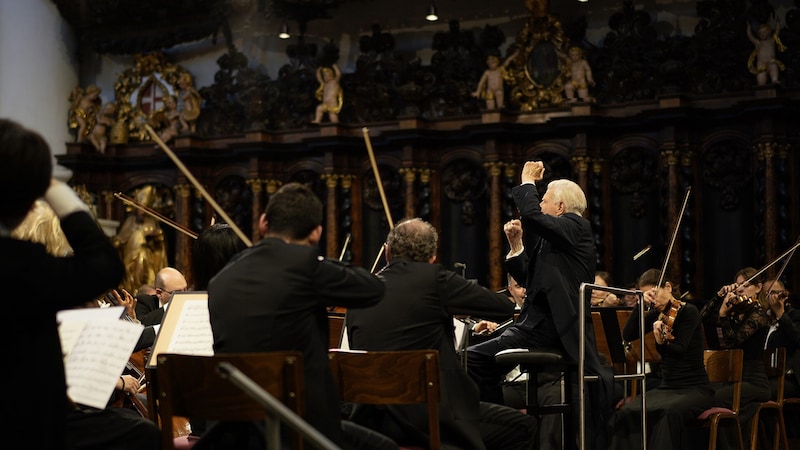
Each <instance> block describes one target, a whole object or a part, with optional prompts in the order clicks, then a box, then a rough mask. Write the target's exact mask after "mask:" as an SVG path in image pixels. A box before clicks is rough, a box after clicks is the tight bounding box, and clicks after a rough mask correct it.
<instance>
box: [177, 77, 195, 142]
mask: <svg viewBox="0 0 800 450" xmlns="http://www.w3.org/2000/svg"><path fill="white" fill-rule="evenodd" d="M178 87H179V88H180V100H181V103H182V104H183V106H182V107H181V108H180V115H179V119H180V123H181V127H182V128H183V130H185V131H186V132H188V133H194V132H196V131H197V118H198V117H200V102H201V97H200V93H199V92H197V90H196V89H195V88H194V82H193V81H192V75H191V74H189V72H184V73H182V74H181V75H180V77H179V78H178Z"/></svg>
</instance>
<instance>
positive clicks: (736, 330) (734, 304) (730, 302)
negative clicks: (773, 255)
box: [700, 267, 769, 445]
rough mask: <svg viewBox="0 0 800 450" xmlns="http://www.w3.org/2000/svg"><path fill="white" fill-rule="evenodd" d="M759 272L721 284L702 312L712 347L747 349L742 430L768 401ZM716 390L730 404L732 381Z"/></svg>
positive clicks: (751, 271) (766, 322) (764, 316)
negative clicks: (731, 282)
mask: <svg viewBox="0 0 800 450" xmlns="http://www.w3.org/2000/svg"><path fill="white" fill-rule="evenodd" d="M757 273H758V271H757V270H756V269H754V268H752V267H746V268H744V269H742V270H739V271H738V272H736V275H735V276H734V278H733V281H734V282H733V284H729V285H725V286H722V287H721V288H720V289H719V291H717V294H716V296H714V298H712V299H711V301H709V302H708V303H707V304H706V305H705V306H703V309H702V310H701V311H700V316H701V318H702V320H703V325H704V328H705V331H706V333H707V338H708V339H707V341H708V344H709V347H712V348H723V349H725V348H741V349H742V350H744V365H743V368H742V394H741V406H740V409H739V420H740V423H741V424H742V426H743V428H742V429H749V427H750V424H749V421H750V419H751V418H752V417H753V415H754V414H755V412H756V410H757V409H758V404H759V403H761V402H766V401H768V400H769V382H768V381H767V374H766V371H765V369H764V360H763V353H764V345H765V343H766V339H767V332H768V331H769V317H768V316H767V313H766V311H765V310H764V309H763V308H762V307H761V304H760V303H759V301H758V295H759V293H760V292H761V288H762V283H761V282H760V281H758V280H753V279H752V278H753V277H754V276H755V275H757ZM717 340H718V343H716V341H717ZM715 389H716V394H715V395H716V397H717V399H719V400H720V401H722V402H724V405H725V407H728V408H729V407H731V400H732V398H733V386H732V384H731V383H725V384H720V385H715ZM745 427H746V428H745ZM743 437H744V440H745V445H749V444H748V443H747V441H748V439H749V435H747V434H746V433H745V435H744V436H743Z"/></svg>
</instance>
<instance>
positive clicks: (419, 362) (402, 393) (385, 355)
mask: <svg viewBox="0 0 800 450" xmlns="http://www.w3.org/2000/svg"><path fill="white" fill-rule="evenodd" d="M328 355H329V358H330V366H331V371H332V372H333V378H334V379H335V380H336V384H337V386H338V388H339V396H340V398H341V399H342V400H343V401H345V402H352V403H363V404H372V405H407V404H417V403H427V406H428V428H429V436H430V448H431V450H438V449H440V448H441V437H440V434H439V399H440V395H441V389H440V385H439V352H438V351H437V350H405V351H369V352H365V351H332V352H330V353H329V354H328Z"/></svg>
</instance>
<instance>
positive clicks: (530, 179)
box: [522, 161, 544, 184]
mask: <svg viewBox="0 0 800 450" xmlns="http://www.w3.org/2000/svg"><path fill="white" fill-rule="evenodd" d="M542 178H544V163H543V162H541V161H528V162H526V163H525V166H524V167H523V168H522V183H523V184H525V183H535V182H537V181H539V180H541V179H542Z"/></svg>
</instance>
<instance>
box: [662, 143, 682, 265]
mask: <svg viewBox="0 0 800 450" xmlns="http://www.w3.org/2000/svg"><path fill="white" fill-rule="evenodd" d="M661 154H662V155H663V156H664V159H665V162H666V170H667V199H666V202H667V214H668V216H667V219H668V220H667V223H668V224H669V226H668V228H667V236H666V238H667V241H666V242H667V244H666V245H667V247H666V248H669V243H670V240H671V239H672V235H673V234H674V233H675V225H677V223H678V214H679V213H680V208H681V206H682V201H683V197H684V195H685V193H684V195H681V196H678V195H677V193H678V191H679V189H680V186H679V185H678V158H679V156H680V155H679V154H678V152H676V151H675V150H671V149H670V150H665V151H662V152H661ZM680 254H681V243H680V240H679V239H677V237H676V239H675V244H674V246H673V248H672V253H670V254H669V255H664V256H665V257H667V256H669V262H668V263H667V273H666V274H665V277H667V276H672V277H674V276H676V275H678V274H680V273H681V272H680V269H681V268H680V257H677V258H676V257H675V255H679V256H680Z"/></svg>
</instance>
